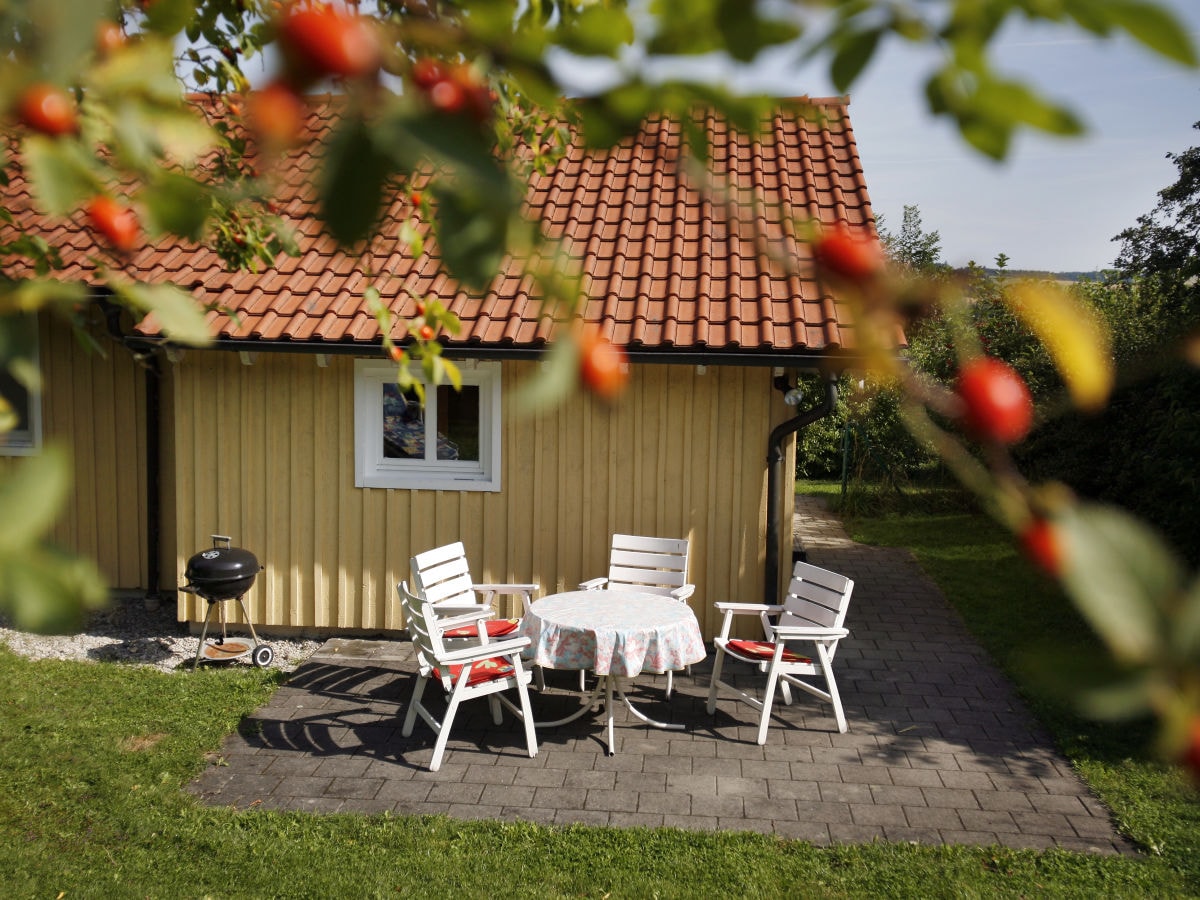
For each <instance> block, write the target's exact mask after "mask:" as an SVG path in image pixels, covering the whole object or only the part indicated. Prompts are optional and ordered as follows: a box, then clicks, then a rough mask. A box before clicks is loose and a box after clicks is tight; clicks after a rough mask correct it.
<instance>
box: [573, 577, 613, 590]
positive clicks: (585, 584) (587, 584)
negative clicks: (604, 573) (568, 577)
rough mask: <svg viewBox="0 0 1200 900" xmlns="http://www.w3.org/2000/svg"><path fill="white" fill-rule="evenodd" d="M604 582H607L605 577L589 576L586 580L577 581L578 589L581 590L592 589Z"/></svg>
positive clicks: (601, 585)
mask: <svg viewBox="0 0 1200 900" xmlns="http://www.w3.org/2000/svg"><path fill="white" fill-rule="evenodd" d="M606 584H608V579H607V578H589V579H588V580H587V581H581V582H579V589H580V590H581V591H594V590H596V589H597V588H600V587H603V586H604V585H606Z"/></svg>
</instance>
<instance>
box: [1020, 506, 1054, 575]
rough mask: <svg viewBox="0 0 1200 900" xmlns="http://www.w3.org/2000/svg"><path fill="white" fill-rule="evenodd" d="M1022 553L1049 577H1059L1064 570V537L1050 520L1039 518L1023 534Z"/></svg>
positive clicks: (1021, 541) (1021, 539) (1021, 537)
mask: <svg viewBox="0 0 1200 900" xmlns="http://www.w3.org/2000/svg"><path fill="white" fill-rule="evenodd" d="M1019 540H1020V543H1021V551H1022V552H1023V553H1024V554H1025V557H1026V558H1027V559H1028V560H1029V561H1030V562H1032V563H1033V564H1034V565H1035V566H1037V567H1038V568H1039V569H1041V570H1042V571H1043V572H1045V573H1046V574H1047V575H1052V576H1054V577H1056V578H1057V577H1058V576H1059V575H1060V574H1061V573H1062V568H1063V561H1064V556H1063V546H1062V535H1061V534H1059V530H1058V528H1057V526H1055V525H1054V523H1053V522H1051V521H1050V520H1048V519H1042V518H1037V519H1034V520H1033V521H1032V522H1030V523H1029V525H1028V526H1027V527H1026V528H1025V530H1024V531H1022V532H1021V536H1020V538H1019Z"/></svg>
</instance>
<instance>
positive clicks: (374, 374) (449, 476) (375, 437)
mask: <svg viewBox="0 0 1200 900" xmlns="http://www.w3.org/2000/svg"><path fill="white" fill-rule="evenodd" d="M457 365H458V367H459V370H460V371H461V372H462V382H463V384H464V385H475V386H477V387H478V388H479V419H480V421H479V459H478V461H475V460H468V461H464V460H439V459H435V458H429V456H428V455H427V457H426V458H425V459H423V460H420V459H388V458H387V457H385V456H384V455H383V386H384V385H385V384H395V383H396V364H395V363H392V362H388V361H386V360H375V359H356V360H355V361H354V485H355V487H360V488H396V489H403V490H439V491H499V490H500V444H501V440H500V363H498V362H480V361H477V360H467V361H460V362H457ZM412 373H413V376H414V377H416V378H421V373H420V370H419V368H414V369H413V370H412ZM425 406H426V417H425V419H426V423H427V431H426V440H425V446H426V448H427V451H426V452H427V454H430V453H436V447H437V432H436V427H435V423H436V422H437V391H436V390H435V389H433V388H432V387H430V386H429V385H426V389H425Z"/></svg>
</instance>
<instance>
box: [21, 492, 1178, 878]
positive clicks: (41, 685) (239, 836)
mask: <svg viewBox="0 0 1200 900" xmlns="http://www.w3.org/2000/svg"><path fill="white" fill-rule="evenodd" d="M851 527H852V529H853V530H854V532H855V534H856V535H857V536H859V537H861V538H864V539H871V540H878V541H881V542H892V541H895V542H898V543H901V544H903V545H905V546H911V547H913V548H914V552H916V553H917V554H918V557H919V558H920V559H921V562H922V565H924V566H926V567H927V570H928V571H930V572H931V574H933V575H934V577H935V578H937V579H938V580H939V581H940V582H943V583H944V587H945V588H946V590H947V591H948V593H950V594H952V595H953V596H955V598H956V602H959V603H961V604H963V607H962V608H963V610H964V616H965V617H966V618H967V619H968V621H969V622H970V623H971V625H972V627H973V628H974V627H979V628H980V629H981V635H982V636H983V640H985V642H987V643H988V644H989V645H990V646H992V649H993V652H994V653H995V654H996V656H997V659H998V660H999V661H1000V662H1001V664H1002V665H1005V666H1006V667H1011V668H1012V670H1013V671H1014V672H1017V673H1018V677H1020V676H1019V672H1020V667H1019V666H1016V665H1014V664H1013V663H1012V660H1014V659H1019V657H1020V653H1021V648H1022V647H1023V646H1024V644H1025V641H1024V639H1023V635H1034V634H1036V633H1037V632H1038V631H1039V630H1041V629H1044V628H1052V629H1060V628H1062V627H1063V626H1062V624H1061V623H1063V622H1065V621H1068V620H1069V619H1070V618H1071V617H1070V615H1069V611H1068V612H1064V611H1063V608H1062V603H1061V598H1056V596H1055V594H1054V592H1053V588H1052V586H1051V585H1048V584H1046V583H1045V582H1044V581H1041V580H1039V579H1038V578H1037V577H1036V576H1034V575H1033V574H1032V573H1028V572H1024V573H1022V574H1021V575H1020V576H1019V577H1018V576H1016V575H1014V570H1015V569H1017V568H1018V567H1019V565H1018V563H1017V561H1015V557H1014V555H1013V554H1012V552H1011V550H1010V549H1008V548H1007V546H1006V541H1005V539H1004V536H1003V535H1002V534H1000V533H999V532H997V531H996V530H995V529H992V528H990V527H989V526H987V525H986V523H980V522H979V521H978V520H976V519H975V518H974V517H970V516H965V514H964V515H963V516H959V515H953V516H949V517H947V516H946V515H945V514H937V515H930V516H920V515H909V516H905V517H903V518H899V519H896V518H888V517H884V518H879V519H872V520H866V519H863V520H857V521H855V522H853V523H852V524H851ZM972 571H974V574H972ZM1006 586H1007V587H1006ZM963 596H965V597H967V599H966V600H963V599H962V597H963ZM973 606H979V607H983V609H982V610H972V609H971V607H973ZM1001 610H1003V611H1005V613H1006V615H1007V618H1008V619H1009V620H1010V621H1011V620H1013V619H1016V620H1018V621H1021V622H1023V623H1025V624H1024V625H1023V626H1022V627H1021V628H1019V629H1017V632H1018V633H1017V634H1015V635H1014V633H1013V631H1014V629H1013V628H1012V627H1005V625H1004V621H1003V620H1004V618H1005V616H1004V615H1001V614H1000V611H1001ZM1063 616H1066V618H1061V617H1063ZM989 619H990V620H991V622H990V624H989ZM278 678H279V676H278V675H276V674H273V673H271V672H269V671H263V670H259V669H254V668H251V667H248V666H231V667H227V668H221V669H202V670H200V671H198V672H194V673H192V672H186V671H184V672H176V673H172V674H165V673H161V672H158V671H155V670H150V669H138V668H133V667H129V666H122V665H118V664H112V663H101V664H95V663H74V662H60V661H51V660H44V661H38V662H31V661H29V660H25V659H22V658H19V657H17V656H15V655H13V654H11V653H9V652H8V651H6V650H0V705H2V707H3V711H4V712H3V715H2V716H0V761H2V765H3V770H2V771H3V776H2V778H3V781H2V782H0V783H2V784H3V786H4V790H3V791H0V884H2V885H4V890H5V896H13V897H62V898H64V900H66V898H71V897H105V898H107V897H152V898H155V897H185V898H186V897H206V896H212V897H222V898H224V897H268V896H279V897H314V898H317V897H320V898H324V897H354V898H359V897H384V896H388V897H391V896H411V897H421V898H425V897H430V898H436V897H464V896H465V897H496V896H504V895H513V896H517V897H522V898H524V897H613V898H618V897H639V898H640V897H655V896H657V897H713V896H728V895H734V896H738V897H747V898H749V897H782V896H797V895H798V896H805V897H807V896H813V897H866V896H870V897H877V896H894V897H993V896H1001V897H1027V896H1068V897H1095V896H1104V897H1142V896H1154V897H1177V896H1196V895H1198V894H1200V868H1198V867H1200V862H1198V861H1197V857H1198V856H1200V854H1198V853H1197V844H1198V841H1197V836H1198V835H1200V820H1198V818H1197V810H1198V805H1197V800H1196V796H1195V794H1194V793H1192V792H1191V790H1190V788H1189V787H1188V785H1187V784H1186V783H1185V782H1184V781H1183V780H1182V778H1181V777H1180V776H1179V775H1178V773H1176V772H1173V771H1172V770H1170V769H1168V768H1166V767H1163V766H1161V765H1157V764H1155V763H1151V762H1145V761H1143V760H1140V759H1138V758H1137V757H1135V756H1134V755H1133V751H1132V749H1131V748H1133V747H1136V746H1137V744H1138V741H1137V740H1135V739H1131V738H1130V737H1129V733H1122V729H1113V728H1105V727H1099V726H1095V725H1092V724H1090V723H1086V722H1083V721H1082V720H1078V719H1076V718H1074V717H1073V716H1071V715H1070V713H1069V711H1066V710H1065V709H1064V708H1063V707H1062V705H1061V704H1059V703H1058V702H1057V701H1056V700H1054V699H1053V698H1048V697H1044V696H1042V695H1040V694H1038V693H1037V692H1036V690H1034V691H1033V692H1032V693H1030V696H1031V698H1032V700H1033V702H1034V705H1035V708H1037V709H1038V711H1039V713H1040V714H1043V716H1044V718H1046V719H1047V721H1048V723H1049V724H1050V727H1051V728H1052V729H1053V730H1054V732H1055V734H1056V735H1057V736H1058V737H1059V739H1060V741H1061V742H1062V743H1063V745H1064V747H1066V748H1067V750H1068V752H1069V753H1070V754H1071V756H1072V758H1073V759H1074V760H1075V761H1076V763H1077V764H1078V765H1079V768H1080V771H1081V772H1082V773H1083V774H1084V775H1085V777H1087V778H1088V779H1089V780H1090V781H1091V782H1092V784H1093V785H1094V786H1095V787H1096V789H1097V790H1098V791H1099V792H1100V794H1101V796H1102V797H1103V798H1104V799H1105V800H1106V801H1107V802H1108V803H1109V804H1110V805H1111V806H1112V807H1113V809H1114V810H1115V811H1116V813H1117V818H1118V821H1119V822H1120V823H1121V825H1122V827H1123V828H1124V829H1125V830H1126V832H1127V833H1128V834H1130V835H1131V836H1132V837H1134V839H1135V840H1137V841H1139V842H1140V843H1141V844H1142V845H1143V846H1145V847H1147V848H1149V852H1146V853H1144V854H1142V855H1140V856H1137V857H1096V856H1089V855H1083V854H1074V853H1066V852H1058V851H1055V852H1045V853H1037V852H1032V851H1014V850H1005V849H1000V848H974V847H919V846H911V845H884V844H872V845H863V846H850V847H834V848H815V847H812V846H811V845H808V844H805V843H802V842H793V841H781V840H778V839H775V838H772V837H767V836H762V835H756V834H735V833H722V834H710V833H694V832H685V831H678V830H672V829H656V830H648V829H612V828H592V827H583V826H578V827H565V828H555V827H546V826H540V825H534V824H525V823H506V822H461V821H454V820H450V819H446V818H442V817H420V818H406V817H391V816H358V815H332V816H328V815H326V816H321V815H308V814H302V813H275V812H267V811H255V810H250V811H234V810H229V809H220V808H205V807H202V806H200V805H199V804H197V803H196V802H195V801H194V800H193V799H192V798H191V796H190V795H188V794H186V793H184V792H183V791H182V790H181V788H182V787H183V785H184V784H186V783H187V781H188V780H189V779H191V778H192V777H193V776H194V775H196V774H197V773H198V772H199V771H200V770H201V769H202V768H203V766H204V765H205V764H206V760H205V755H206V754H207V753H209V752H211V751H213V750H215V749H216V748H217V747H218V746H219V744H220V741H221V738H222V736H223V735H225V734H226V733H228V732H229V731H231V730H233V729H235V728H236V727H237V726H238V723H239V721H240V720H241V719H242V717H243V716H245V715H246V714H247V713H249V712H250V711H252V710H253V709H255V708H256V707H257V706H258V705H260V704H261V703H262V702H263V701H264V700H265V699H266V698H267V697H269V696H270V694H271V692H272V690H273V689H274V687H275V686H276V682H277V679H278ZM1140 734H1141V735H1142V736H1144V734H1145V732H1144V731H1142V732H1140Z"/></svg>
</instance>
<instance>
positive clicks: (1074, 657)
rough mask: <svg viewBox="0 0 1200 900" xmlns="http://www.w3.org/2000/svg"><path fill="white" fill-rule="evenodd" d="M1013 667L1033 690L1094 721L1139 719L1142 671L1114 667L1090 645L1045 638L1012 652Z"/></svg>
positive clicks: (1146, 680)
mask: <svg viewBox="0 0 1200 900" xmlns="http://www.w3.org/2000/svg"><path fill="white" fill-rule="evenodd" d="M1017 667H1018V668H1019V670H1020V671H1021V672H1022V673H1023V674H1025V675H1026V676H1027V677H1028V678H1029V680H1030V681H1031V682H1035V683H1036V684H1037V685H1038V687H1039V689H1040V690H1042V691H1044V692H1046V693H1048V694H1050V695H1052V696H1054V697H1056V698H1057V699H1059V700H1062V701H1064V702H1067V703H1070V704H1071V705H1073V706H1074V707H1075V708H1076V709H1078V710H1079V711H1080V712H1081V713H1082V714H1083V715H1085V716H1088V717H1090V718H1094V719H1108V720H1112V719H1128V718H1131V717H1133V716H1137V715H1141V714H1144V713H1145V712H1146V711H1147V709H1148V707H1149V703H1150V687H1151V685H1152V683H1153V682H1152V680H1151V678H1150V676H1149V675H1148V673H1147V672H1146V671H1145V670H1135V671H1132V672H1131V671H1129V670H1127V669H1122V668H1120V667H1118V666H1117V665H1116V664H1115V663H1114V662H1113V660H1112V657H1111V656H1109V655H1108V654H1106V653H1105V652H1104V650H1103V648H1101V647H1099V646H1097V645H1095V644H1094V643H1090V642H1089V643H1088V644H1079V645H1075V644H1071V643H1068V642H1066V641H1065V640H1064V638H1063V637H1062V636H1058V637H1057V638H1053V637H1050V636H1047V637H1045V638H1043V639H1041V640H1039V641H1037V642H1036V643H1034V644H1031V645H1029V646H1026V647H1024V648H1023V649H1021V650H1020V651H1019V652H1018V656H1017Z"/></svg>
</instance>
